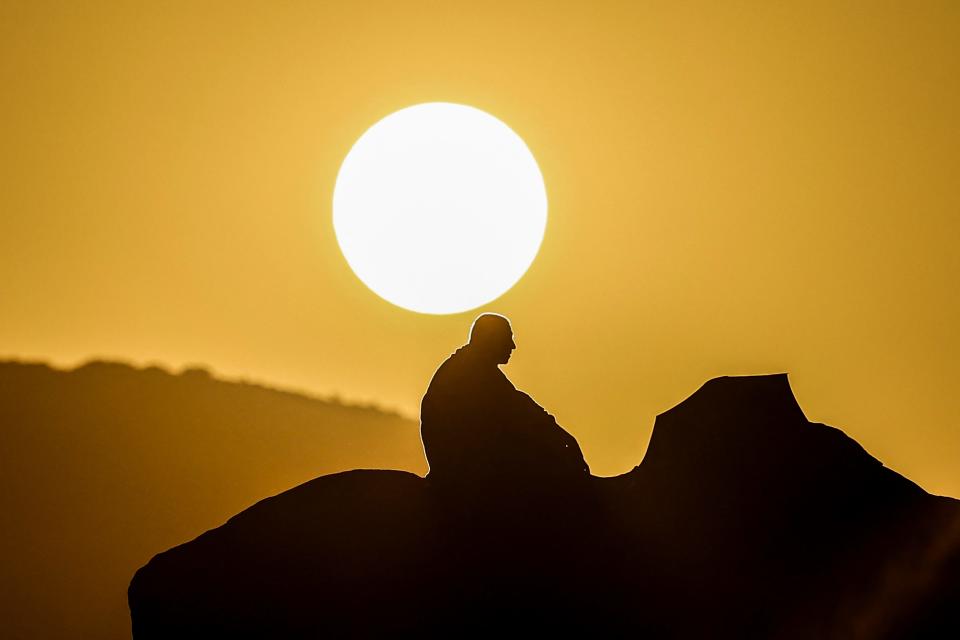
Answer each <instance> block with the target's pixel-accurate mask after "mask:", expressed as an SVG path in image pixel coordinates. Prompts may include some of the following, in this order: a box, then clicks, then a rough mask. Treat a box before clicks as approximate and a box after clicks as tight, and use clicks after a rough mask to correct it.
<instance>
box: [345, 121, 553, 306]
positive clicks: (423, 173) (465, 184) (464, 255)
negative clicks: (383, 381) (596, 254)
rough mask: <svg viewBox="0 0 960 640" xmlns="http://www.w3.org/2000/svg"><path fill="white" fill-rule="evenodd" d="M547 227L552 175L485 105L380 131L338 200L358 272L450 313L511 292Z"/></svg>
mask: <svg viewBox="0 0 960 640" xmlns="http://www.w3.org/2000/svg"><path fill="white" fill-rule="evenodd" d="M546 224H547V194H546V187H545V185H544V182H543V175H542V174H541V173H540V168H539V167H538V166H537V162H536V160H535V159H534V157H533V154H532V153H531V152H530V149H529V148H528V147H527V145H526V144H525V143H524V141H523V140H522V139H521V138H520V136H518V135H517V134H516V133H515V132H514V131H513V130H512V129H510V127H508V126H507V125H506V124H504V123H503V122H501V121H500V120H498V119H497V118H495V117H493V116H492V115H490V114H488V113H486V112H484V111H481V110H480V109H476V108H474V107H470V106H466V105H460V104H451V103H446V102H430V103H425V104H418V105H414V106H412V107H408V108H406V109H402V110H400V111H397V112H395V113H392V114H391V115H389V116H387V117H385V118H384V119H382V120H380V121H379V122H377V123H376V124H374V125H373V126H372V127H370V128H369V129H368V130H367V131H366V132H365V133H364V134H363V135H362V136H360V138H359V139H358V140H357V142H356V143H355V144H354V145H353V147H352V148H351V149H350V152H349V153H348V154H347V156H346V158H344V160H343V164H342V165H341V167H340V172H339V174H338V175H337V181H336V186H335V187H334V193H333V227H334V231H335V233H336V236H337V242H338V243H339V245H340V249H341V251H342V252H343V255H344V257H345V258H346V260H347V263H348V264H349V265H350V268H351V269H353V272H354V273H355V274H356V275H357V277H359V278H360V280H361V281H362V282H363V283H364V284H365V285H367V287H369V288H370V289H371V290H372V291H373V292H374V293H376V294H377V295H379V296H380V297H381V298H383V299H384V300H387V301H388V302H391V303H393V304H395V305H397V306H399V307H402V308H404V309H409V310H411V311H418V312H421V313H431V314H449V313H458V312H461V311H467V310H469V309H474V308H476V307H479V306H482V305H484V304H486V303H488V302H490V301H492V300H494V299H496V298H498V297H500V296H501V295H503V294H504V293H505V292H506V291H507V290H508V289H510V287H512V286H513V285H514V284H516V282H517V281H518V280H519V279H520V278H521V277H522V276H523V274H524V273H526V271H527V269H528V267H529V266H530V264H531V263H532V262H533V260H534V258H535V257H536V255H537V252H538V250H539V249H540V244H541V242H542V240H543V234H544V231H545V230H546Z"/></svg>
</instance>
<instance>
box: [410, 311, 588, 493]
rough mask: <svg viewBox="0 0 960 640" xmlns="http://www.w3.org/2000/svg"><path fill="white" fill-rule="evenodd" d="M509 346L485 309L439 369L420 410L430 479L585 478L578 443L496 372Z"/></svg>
mask: <svg viewBox="0 0 960 640" xmlns="http://www.w3.org/2000/svg"><path fill="white" fill-rule="evenodd" d="M515 347H516V345H515V344H514V342H513V333H512V330H511V327H510V323H509V321H508V320H507V319H506V318H504V317H502V316H498V315H494V314H484V315H482V316H480V317H479V318H477V320H476V321H475V322H474V324H473V327H472V328H471V332H470V342H469V344H467V345H465V346H463V347H461V348H460V349H458V350H457V351H456V353H454V354H453V355H451V356H450V357H449V358H448V359H447V360H446V361H445V362H444V363H443V364H442V365H440V367H439V368H438V369H437V371H436V373H435V374H434V376H433V379H432V380H431V382H430V386H429V387H428V389H427V392H426V394H425V395H424V397H423V401H422V403H421V412H420V420H421V439H422V440H423V446H424V452H425V453H426V456H427V462H428V463H429V465H430V473H429V475H428V478H430V479H431V480H432V481H434V482H436V483H444V484H455V485H464V486H467V485H473V486H476V485H482V486H487V487H490V488H493V487H494V486H506V485H507V484H513V483H514V481H517V480H521V481H523V482H524V483H525V484H528V485H529V483H531V482H533V483H535V484H543V483H554V482H558V481H560V482H562V481H563V480H565V479H570V480H572V481H576V480H578V479H583V478H586V477H588V476H589V468H588V467H587V465H586V463H585V462H584V459H583V455H582V453H581V452H580V447H579V445H578V444H577V442H576V440H575V439H574V438H573V437H572V436H571V435H570V434H568V433H567V432H566V431H564V430H563V429H562V428H561V427H560V426H559V425H558V424H557V422H556V420H554V418H553V416H551V415H550V414H549V413H547V412H546V411H544V410H543V408H541V407H540V406H539V405H537V403H536V402H534V401H533V400H532V399H531V398H530V396H528V395H527V394H525V393H523V392H521V391H518V390H517V389H516V388H515V387H514V386H513V384H512V383H511V382H510V380H508V379H507V377H506V376H505V375H504V374H503V372H502V371H500V368H499V365H500V364H505V363H506V362H507V361H508V360H509V359H510V354H511V352H512V351H513V349H514V348H515Z"/></svg>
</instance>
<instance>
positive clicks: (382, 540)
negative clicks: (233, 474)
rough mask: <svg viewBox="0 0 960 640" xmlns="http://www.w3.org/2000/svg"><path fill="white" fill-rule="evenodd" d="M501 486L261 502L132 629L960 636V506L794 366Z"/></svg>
mask: <svg viewBox="0 0 960 640" xmlns="http://www.w3.org/2000/svg"><path fill="white" fill-rule="evenodd" d="M488 482H489V486H474V487H470V488H465V487H463V486H459V485H458V486H457V487H458V488H457V489H456V490H451V489H450V487H449V486H447V487H444V486H438V484H437V482H436V481H435V480H434V479H431V477H430V475H428V476H427V477H426V478H421V477H419V476H416V475H413V474H411V473H406V472H400V471H350V472H346V473H340V474H335V475H329V476H324V477H320V478H317V479H315V480H312V481H310V482H307V483H305V484H302V485H300V486H298V487H295V488H293V489H290V490H289V491H286V492H284V493H281V494H279V495H277V496H274V497H272V498H268V499H266V500H263V501H261V502H259V503H257V504H256V505H254V506H252V507H251V508H249V509H247V510H245V511H243V512H241V513H240V514H238V515H236V516H234V517H233V518H231V519H230V520H229V521H228V522H227V523H226V524H224V525H223V526H221V527H219V528H217V529H214V530H212V531H208V532H207V533H205V534H203V535H201V536H200V537H198V538H196V539H195V540H193V541H191V542H188V543H186V544H183V545H181V546H178V547H175V548H173V549H171V550H169V551H165V552H163V553H161V554H159V555H157V556H156V557H154V558H153V559H152V560H151V561H150V562H149V563H148V564H147V565H146V566H145V567H143V568H141V569H140V570H139V571H138V572H137V573H136V575H135V576H134V578H133V581H132V582H131V584H130V588H129V594H128V595H129V603H130V611H131V616H132V621H133V633H134V637H135V638H138V639H145V638H183V637H249V638H254V637H256V638H281V637H282V638H296V637H311V638H313V637H345V636H347V637H381V636H387V635H400V636H413V635H416V636H418V637H434V636H443V637H471V636H473V637H479V636H491V635H494V634H496V635H497V636H518V635H521V634H535V637H549V635H550V634H557V635H559V634H563V636H564V637H566V636H567V635H569V634H583V635H589V637H622V636H626V635H628V634H629V635H630V636H633V637H639V638H798V639H799V638H821V639H831V638H837V639H839V638H871V639H873V638H885V639H886V638H904V639H906V638H911V639H913V638H952V637H960V502H958V501H956V500H952V499H949V498H943V497H938V496H933V495H930V494H928V493H926V492H925V491H923V490H922V489H921V488H919V487H918V486H917V485H915V484H914V483H912V482H910V481H909V480H907V479H906V478H904V477H902V476H900V475H898V474H897V473H895V472H893V471H891V470H890V469H887V468H886V467H884V466H883V465H882V464H881V463H880V462H879V461H877V460H876V459H874V458H873V457H871V456H870V455H869V454H868V453H867V452H866V451H864V449H863V448H862V447H860V446H859V445H858V444H857V443H856V442H855V441H853V440H852V439H850V438H848V437H847V436H846V435H845V434H844V433H843V432H842V431H840V430H838V429H835V428H832V427H829V426H826V425H822V424H816V423H811V422H809V421H808V420H807V419H806V418H805V417H804V414H803V412H802V410H801V409H800V407H799V406H798V404H797V402H796V400H795V399H794V396H793V394H792V392H791V390H790V387H789V383H788V382H787V377H786V375H772V376H746V377H726V378H717V379H714V380H711V381H709V382H707V383H706V384H705V385H704V386H703V387H701V388H700V389H699V390H698V391H697V392H696V393H694V394H693V395H692V396H690V397H689V398H688V399H687V400H685V401H684V402H682V403H681V404H679V405H678V406H676V407H674V408H673V409H670V410H669V411H667V412H665V413H663V414H661V415H660V416H658V418H657V421H656V424H655V427H654V432H653V436H652V438H651V441H650V446H649V448H648V451H647V453H646V455H645V457H644V460H643V461H642V462H641V463H640V464H639V465H638V466H637V467H635V468H634V469H633V470H632V471H630V472H629V473H626V474H624V475H621V476H617V477H613V478H596V477H586V478H584V479H583V480H579V479H578V480H573V479H571V480H570V481H562V480H561V481H557V482H553V481H552V482H551V483H549V484H544V483H537V482H534V481H531V482H522V483H518V482H512V484H511V483H510V482H497V481H496V480H495V479H492V480H488ZM551 487H552V488H551Z"/></svg>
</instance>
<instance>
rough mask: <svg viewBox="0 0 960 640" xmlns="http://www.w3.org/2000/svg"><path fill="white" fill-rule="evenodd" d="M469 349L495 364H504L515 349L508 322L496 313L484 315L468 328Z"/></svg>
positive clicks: (511, 330)
mask: <svg viewBox="0 0 960 640" xmlns="http://www.w3.org/2000/svg"><path fill="white" fill-rule="evenodd" d="M470 348H471V349H472V350H473V351H475V352H477V353H480V354H483V355H484V356H485V357H488V358H489V359H490V360H491V361H492V362H495V363H497V364H506V363H507V361H509V360H510V354H511V353H512V352H513V350H514V349H516V348H517V345H516V343H514V341H513V329H512V328H511V327H510V321H509V320H507V319H506V318H504V317H503V316H501V315H499V314H496V313H484V314H482V315H480V316H478V317H477V319H476V320H474V321H473V326H471V327H470Z"/></svg>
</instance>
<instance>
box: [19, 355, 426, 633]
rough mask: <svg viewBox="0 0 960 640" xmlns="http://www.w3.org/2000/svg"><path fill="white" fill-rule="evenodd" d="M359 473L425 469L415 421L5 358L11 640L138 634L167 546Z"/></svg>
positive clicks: (259, 392)
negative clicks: (140, 572) (134, 622)
mask: <svg viewBox="0 0 960 640" xmlns="http://www.w3.org/2000/svg"><path fill="white" fill-rule="evenodd" d="M355 467H366V468H397V469H406V470H409V471H412V472H415V473H421V474H422V473H424V472H425V471H426V465H425V462H424V460H423V454H422V450H421V446H420V440H419V435H418V430H417V425H416V424H415V423H413V422H411V421H409V420H407V419H404V418H402V417H400V416H397V415H393V414H389V413H384V412H382V411H378V410H375V409H373V408H363V407H354V406H346V405H343V404H340V403H337V402H333V401H326V400H320V399H316V398H309V397H305V396H303V395H298V394H295V393H287V392H281V391H276V390H272V389H268V388H264V387H259V386H255V385H250V384H245V383H236V382H225V381H221V380H217V379H214V378H212V377H211V376H210V375H209V374H207V373H206V372H204V371H202V370H191V371H187V372H185V373H182V374H180V375H172V374H170V373H168V372H165V371H163V370H161V369H158V368H155V367H154V368H148V369H136V368H133V367H130V366H127V365H123V364H115V363H105V362H94V363H90V364H87V365H84V366H82V367H79V368H77V369H75V370H72V371H61V370H57V369H53V368H50V367H48V366H46V365H42V364H23V363H17V362H0V482H2V485H0V486H2V487H3V491H2V492H0V513H3V514H4V518H3V523H2V526H0V575H2V576H3V580H2V581H0V617H2V619H3V627H4V633H3V635H4V636H5V637H9V638H57V637H63V638H66V637H69V638H78V637H89V638H128V637H129V636H130V622H129V612H128V609H127V603H126V598H125V592H126V587H127V584H128V582H129V580H130V576H131V575H132V574H133V572H134V571H135V570H136V568H137V567H138V566H140V565H142V564H143V563H144V562H146V561H147V560H148V559H149V558H150V556H151V555H152V554H153V553H155V552H156V550H157V549H163V548H166V547H169V546H172V545H175V544H178V543H181V542H183V541H185V540H189V539H190V538H193V537H194V536H196V535H198V534H199V533H201V532H203V531H205V530H207V529H209V528H211V527H215V526H217V525H219V524H221V523H222V522H224V521H225V520H226V519H227V517H229V516H230V515H231V514H232V513H235V512H237V511H239V510H241V509H243V508H245V507H247V506H249V505H250V504H252V503H253V502H254V501H256V500H257V499H259V498H260V497H262V496H263V495H270V494H272V493H276V492H278V491H281V490H283V489H284V488H286V487H289V486H291V485H295V484H298V483H300V482H303V481H305V480H307V479H309V478H312V477H314V476H316V475H318V474H325V473H332V472H336V471H341V470H344V469H350V468H355Z"/></svg>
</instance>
